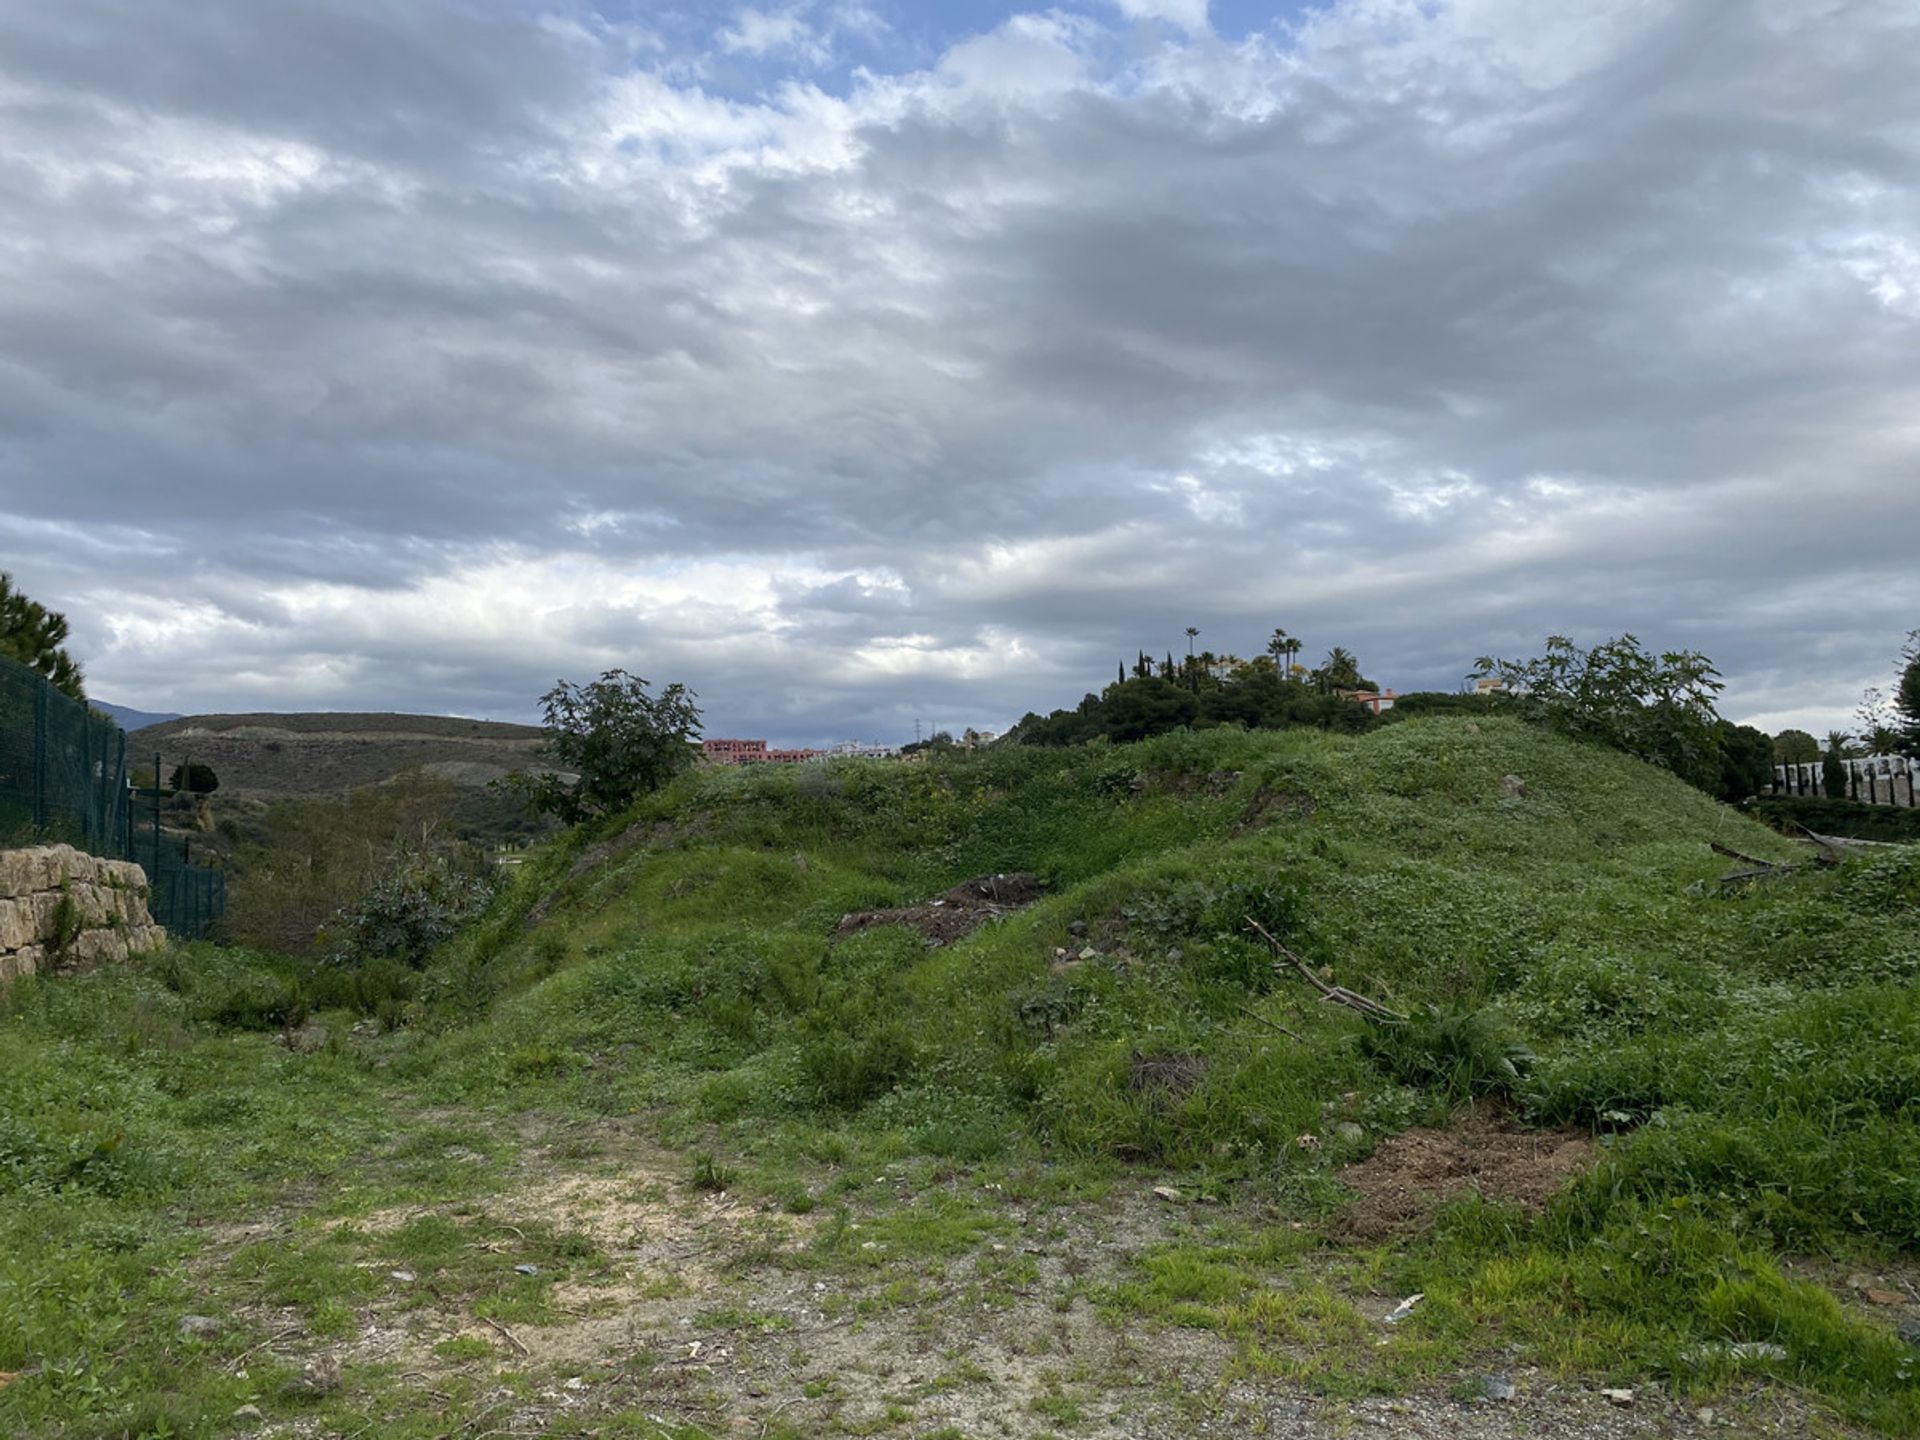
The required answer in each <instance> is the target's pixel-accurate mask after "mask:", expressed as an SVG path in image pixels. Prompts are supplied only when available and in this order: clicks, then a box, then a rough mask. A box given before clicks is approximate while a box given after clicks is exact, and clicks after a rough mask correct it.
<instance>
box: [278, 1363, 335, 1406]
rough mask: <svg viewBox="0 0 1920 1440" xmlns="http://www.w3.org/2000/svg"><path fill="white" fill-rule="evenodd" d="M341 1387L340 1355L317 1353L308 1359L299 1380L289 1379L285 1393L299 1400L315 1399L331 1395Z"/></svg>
mask: <svg viewBox="0 0 1920 1440" xmlns="http://www.w3.org/2000/svg"><path fill="white" fill-rule="evenodd" d="M339 1388H340V1357H339V1356H338V1355H316V1356H314V1357H313V1359H311V1360H309V1361H307V1363H306V1365H305V1367H304V1368H303V1369H302V1370H301V1372H300V1377H299V1378H298V1379H297V1380H289V1381H288V1382H287V1383H286V1386H285V1393H286V1394H287V1395H289V1396H291V1397H292V1398H294V1399H297V1400H314V1399H318V1398H319V1397H320V1396H322V1395H331V1394H332V1393H333V1392H334V1391H336V1390H338V1389H339Z"/></svg>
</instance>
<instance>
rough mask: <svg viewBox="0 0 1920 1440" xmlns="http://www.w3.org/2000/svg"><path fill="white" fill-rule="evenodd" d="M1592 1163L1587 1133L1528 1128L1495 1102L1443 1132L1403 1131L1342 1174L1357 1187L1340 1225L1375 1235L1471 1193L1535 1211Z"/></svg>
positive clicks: (1362, 1235) (1359, 1234)
mask: <svg viewBox="0 0 1920 1440" xmlns="http://www.w3.org/2000/svg"><path fill="white" fill-rule="evenodd" d="M1592 1163H1593V1140H1592V1137H1590V1136H1588V1135H1585V1134H1583V1133H1580V1132H1577V1131H1570V1130H1528V1129H1525V1128H1524V1127H1522V1126H1521V1125H1520V1124H1519V1123H1518V1122H1516V1121H1515V1120H1514V1119H1513V1118H1512V1117H1511V1116H1509V1115H1508V1114H1506V1112H1504V1111H1503V1110H1500V1109H1499V1108H1498V1107H1495V1106H1485V1105H1483V1106H1478V1107H1476V1108H1474V1109H1473V1110H1471V1111H1469V1112H1468V1113H1467V1114H1466V1115H1465V1116H1463V1117H1462V1118H1461V1119H1460V1120H1459V1121H1458V1122H1456V1123H1455V1124H1453V1125H1452V1126H1450V1127H1448V1128H1447V1129H1445V1130H1424V1129H1422V1130H1407V1131H1403V1132H1402V1133H1401V1134H1398V1135H1395V1136H1393V1137H1391V1138H1390V1139H1387V1140H1383V1141H1381V1142H1380V1145H1379V1147H1378V1148H1377V1149H1375V1150H1374V1152H1373V1154H1371V1155H1370V1156H1368V1157H1367V1158H1366V1159H1365V1160H1362V1161H1360V1162H1358V1163H1357V1164H1353V1165H1349V1166H1347V1167H1346V1168H1345V1169H1343V1170H1342V1171H1341V1172H1340V1179H1341V1180H1342V1181H1343V1182H1344V1183H1346V1184H1347V1185H1349V1186H1351V1187H1352V1188H1353V1189H1354V1190H1355V1191H1357V1192H1358V1193H1359V1198H1358V1199H1356V1200H1355V1201H1354V1202H1353V1203H1352V1204H1351V1205H1349V1206H1348V1207H1347V1208H1346V1210H1345V1211H1344V1212H1342V1214H1341V1216H1340V1219H1339V1221H1338V1222H1337V1228H1338V1229H1339V1231H1340V1232H1341V1233H1343V1234H1345V1235H1348V1236H1351V1237H1353V1238H1354V1239H1359V1240H1378V1239H1381V1238H1383V1237H1385V1236H1387V1235H1391V1234H1393V1233H1394V1232H1396V1231H1399V1230H1405V1229H1408V1228H1410V1227H1413V1226H1416V1225H1418V1224H1420V1223H1421V1222H1422V1221H1424V1220H1425V1218H1426V1216H1427V1215H1428V1213H1429V1212H1430V1211H1431V1210H1432V1209H1433V1208H1434V1207H1435V1206H1436V1205H1438V1204H1439V1203H1440V1202H1442V1201H1444V1200H1449V1199H1451V1198H1453V1197H1454V1196H1455V1195H1459V1194H1462V1193H1464V1192H1467V1191H1474V1192H1476V1193H1478V1194H1480V1195H1482V1196H1484V1197H1486V1198H1487V1199H1489V1200H1502V1201H1506V1202H1508V1203H1509V1204H1516V1205H1519V1206H1520V1207H1521V1208H1523V1209H1526V1210H1539V1209H1541V1208H1543V1207H1544V1206H1545V1205H1546V1203H1547V1201H1548V1200H1549V1199H1550V1198H1551V1197H1552V1196H1553V1194H1554V1192H1555V1191H1557V1190H1558V1189H1559V1188H1560V1187H1561V1186H1562V1185H1563V1184H1565V1183H1566V1181H1567V1180H1568V1178H1569V1177H1571V1176H1574V1175H1577V1174H1579V1173H1580V1172H1582V1171H1583V1170H1585V1169H1587V1167H1588V1166H1590V1165H1591V1164H1592Z"/></svg>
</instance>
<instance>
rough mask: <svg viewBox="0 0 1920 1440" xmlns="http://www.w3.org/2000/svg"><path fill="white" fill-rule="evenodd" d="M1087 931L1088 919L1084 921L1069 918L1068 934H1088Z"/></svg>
mask: <svg viewBox="0 0 1920 1440" xmlns="http://www.w3.org/2000/svg"><path fill="white" fill-rule="evenodd" d="M1086 933H1087V922H1086V921H1084V920H1069V921H1068V922H1067V934H1069V935H1075V936H1079V935H1084V934H1086Z"/></svg>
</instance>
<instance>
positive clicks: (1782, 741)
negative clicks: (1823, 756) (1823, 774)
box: [1773, 730, 1820, 765]
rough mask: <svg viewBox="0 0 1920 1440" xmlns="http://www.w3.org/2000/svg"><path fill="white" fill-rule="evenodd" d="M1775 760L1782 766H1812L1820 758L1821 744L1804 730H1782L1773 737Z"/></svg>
mask: <svg viewBox="0 0 1920 1440" xmlns="http://www.w3.org/2000/svg"><path fill="white" fill-rule="evenodd" d="M1773 758H1774V760H1775V761H1776V762H1778V763H1779V764H1781V765H1811V764H1813V763H1814V761H1816V760H1818V759H1819V758H1820V742H1819V741H1818V740H1816V739H1814V738H1813V736H1811V735H1809V734H1808V733H1807V732H1806V731H1804V730H1782V731H1781V732H1780V733H1779V734H1778V735H1776V736H1774V737H1773Z"/></svg>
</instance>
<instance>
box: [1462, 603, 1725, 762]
mask: <svg viewBox="0 0 1920 1440" xmlns="http://www.w3.org/2000/svg"><path fill="white" fill-rule="evenodd" d="M1474 675H1475V677H1476V678H1485V677H1488V676H1495V677H1498V678H1499V679H1500V681H1501V682H1502V683H1503V684H1504V685H1505V686H1506V693H1505V695H1504V696H1503V697H1502V698H1501V701H1500V703H1501V705H1502V706H1505V707H1511V708H1513V709H1515V710H1516V711H1517V712H1518V713H1519V714H1521V715H1522V716H1523V717H1525V718H1527V719H1529V720H1533V721H1536V722H1538V723H1541V724H1544V725H1547V726H1548V727H1550V728H1551V729H1554V730H1558V731H1559V732H1561V733H1562V734H1565V735H1571V736H1574V737H1576V738H1578V739H1582V740H1592V741H1596V742H1598V743H1600V744H1602V745H1610V746H1612V747H1613V748H1614V749H1616V750H1622V751H1625V752H1626V753H1627V754H1629V755H1634V756H1638V757H1639V758H1640V759H1642V760H1646V761H1649V762H1651V763H1652V764H1655V765H1660V766H1664V767H1665V768H1666V769H1668V770H1671V771H1673V773H1674V774H1676V775H1678V776H1679V777H1680V778H1681V779H1682V780H1685V781H1687V782H1688V783H1689V784H1691V785H1695V786H1698V787H1699V788H1700V789H1702V790H1705V791H1707V792H1708V793H1709V794H1712V793H1715V792H1716V791H1717V790H1718V789H1719V785H1720V765H1721V756H1720V744H1719V737H1718V733H1717V727H1718V726H1719V724H1720V715H1719V712H1718V711H1717V710H1716V709H1715V708H1714V704H1715V700H1716V697H1717V696H1718V695H1719V693H1720V691H1721V689H1722V688H1723V687H1722V686H1721V684H1720V672H1719V671H1717V670H1716V669H1714V667H1713V662H1712V661H1710V660H1709V659H1707V657H1706V656H1704V655H1702V654H1699V653H1698V652H1697V651H1692V650H1667V651H1663V652H1661V653H1660V654H1657V655H1656V654H1654V653H1652V652H1651V651H1649V650H1647V649H1646V648H1645V647H1644V646H1642V645H1641V643H1640V642H1639V640H1637V639H1636V638H1635V637H1633V636H1632V635H1622V636H1620V637H1619V638H1618V639H1615V640H1608V641H1605V642H1604V643H1602V644H1599V645H1596V646H1594V647H1593V648H1592V649H1591V650H1583V649H1581V648H1580V647H1579V646H1578V645H1576V644H1574V643H1573V641H1571V640H1569V639H1568V638H1567V637H1566V636H1564V635H1553V636H1549V637H1548V639H1547V649H1546V653H1545V654H1544V655H1541V656H1539V657H1537V658H1536V659H1532V660H1519V661H1515V660H1496V659H1494V658H1492V657H1490V656H1485V655H1483V656H1481V657H1480V659H1479V661H1478V662H1477V663H1476V665H1475V669H1474Z"/></svg>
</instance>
